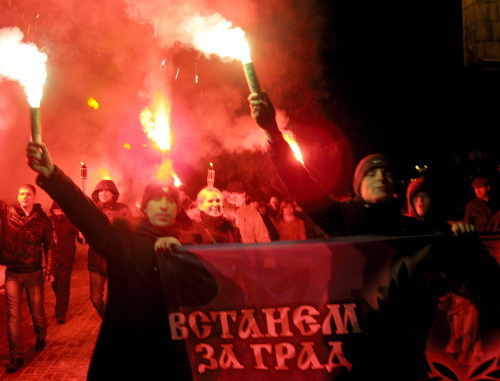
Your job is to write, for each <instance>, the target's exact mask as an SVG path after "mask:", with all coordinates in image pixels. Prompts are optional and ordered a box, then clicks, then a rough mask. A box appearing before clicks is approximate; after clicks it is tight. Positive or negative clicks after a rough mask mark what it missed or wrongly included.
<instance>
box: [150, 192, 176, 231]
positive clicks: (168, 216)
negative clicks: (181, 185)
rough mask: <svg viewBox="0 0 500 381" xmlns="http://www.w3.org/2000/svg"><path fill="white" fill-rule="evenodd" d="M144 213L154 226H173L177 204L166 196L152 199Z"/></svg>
mask: <svg viewBox="0 0 500 381" xmlns="http://www.w3.org/2000/svg"><path fill="white" fill-rule="evenodd" d="M143 211H144V213H146V216H148V218H149V221H150V222H151V223H152V224H153V225H154V226H158V227H167V226H170V225H172V223H173V222H174V220H175V217H176V215H177V204H176V203H175V201H174V200H172V199H171V198H167V197H166V196H163V197H157V198H152V199H151V200H149V201H148V203H147V204H146V207H145V208H144V210H143Z"/></svg>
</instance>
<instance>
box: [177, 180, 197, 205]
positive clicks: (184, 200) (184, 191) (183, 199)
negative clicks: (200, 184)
mask: <svg viewBox="0 0 500 381" xmlns="http://www.w3.org/2000/svg"><path fill="white" fill-rule="evenodd" d="M177 189H178V190H179V201H180V207H181V208H182V209H184V210H185V211H188V210H190V209H193V208H196V203H195V202H194V201H193V200H191V198H190V197H189V195H188V187H187V185H186V184H181V185H179V186H178V187H177Z"/></svg>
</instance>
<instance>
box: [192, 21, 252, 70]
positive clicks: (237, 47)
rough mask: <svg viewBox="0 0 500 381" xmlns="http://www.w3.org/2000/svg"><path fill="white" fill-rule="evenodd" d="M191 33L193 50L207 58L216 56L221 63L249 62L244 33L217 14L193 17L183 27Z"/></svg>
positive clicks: (248, 50)
mask: <svg viewBox="0 0 500 381" xmlns="http://www.w3.org/2000/svg"><path fill="white" fill-rule="evenodd" d="M184 27H185V29H186V30H191V31H193V32H192V44H193V46H194V48H195V49H196V50H198V51H200V52H203V53H205V54H206V55H207V56H210V55H212V54H216V55H218V56H219V57H220V58H221V59H222V60H223V61H232V60H235V59H237V60H240V61H241V62H242V63H247V62H250V61H251V58H250V47H249V45H248V42H247V40H246V38H245V32H244V31H243V30H242V29H240V28H233V24H232V23H231V22H230V21H228V20H226V19H225V18H224V17H223V16H221V15H220V14H218V13H214V14H212V15H210V16H206V17H205V16H201V15H194V16H192V17H191V18H189V20H187V22H186V23H185V25H184Z"/></svg>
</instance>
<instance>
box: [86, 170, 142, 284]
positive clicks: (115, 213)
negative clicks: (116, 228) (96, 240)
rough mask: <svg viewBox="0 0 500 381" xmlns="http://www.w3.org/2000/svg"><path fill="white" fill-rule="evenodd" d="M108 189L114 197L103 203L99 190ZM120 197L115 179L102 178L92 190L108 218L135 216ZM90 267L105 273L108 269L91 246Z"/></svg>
mask: <svg viewBox="0 0 500 381" xmlns="http://www.w3.org/2000/svg"><path fill="white" fill-rule="evenodd" d="M104 189H107V190H109V191H111V193H113V198H112V199H111V201H109V202H107V203H102V202H101V201H99V191H101V190H104ZM118 197H120V192H119V191H118V188H117V187H116V185H115V183H114V182H113V180H101V181H99V183H98V184H97V185H96V187H95V189H94V191H93V192H92V200H93V201H94V202H95V203H96V204H97V205H99V207H100V208H101V209H102V211H103V212H104V214H106V216H107V217H108V219H109V220H110V221H111V222H113V221H114V220H115V219H117V218H133V214H132V211H131V210H130V208H129V207H128V206H127V205H125V204H122V203H120V202H118ZM88 269H89V271H91V272H97V273H100V274H103V275H105V274H106V272H107V270H106V261H105V260H104V259H103V258H102V257H101V256H100V255H98V254H97V253H96V252H95V250H93V249H92V248H91V247H89V251H88Z"/></svg>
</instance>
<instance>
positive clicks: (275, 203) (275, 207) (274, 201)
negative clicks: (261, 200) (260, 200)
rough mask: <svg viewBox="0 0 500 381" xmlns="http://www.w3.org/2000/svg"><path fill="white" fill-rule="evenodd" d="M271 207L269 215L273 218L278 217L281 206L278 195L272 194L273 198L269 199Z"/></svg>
mask: <svg viewBox="0 0 500 381" xmlns="http://www.w3.org/2000/svg"><path fill="white" fill-rule="evenodd" d="M269 207H270V208H271V209H270V211H269V217H271V219H274V218H276V215H277V214H278V211H279V208H280V201H279V199H278V197H276V196H271V198H270V199H269Z"/></svg>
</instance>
